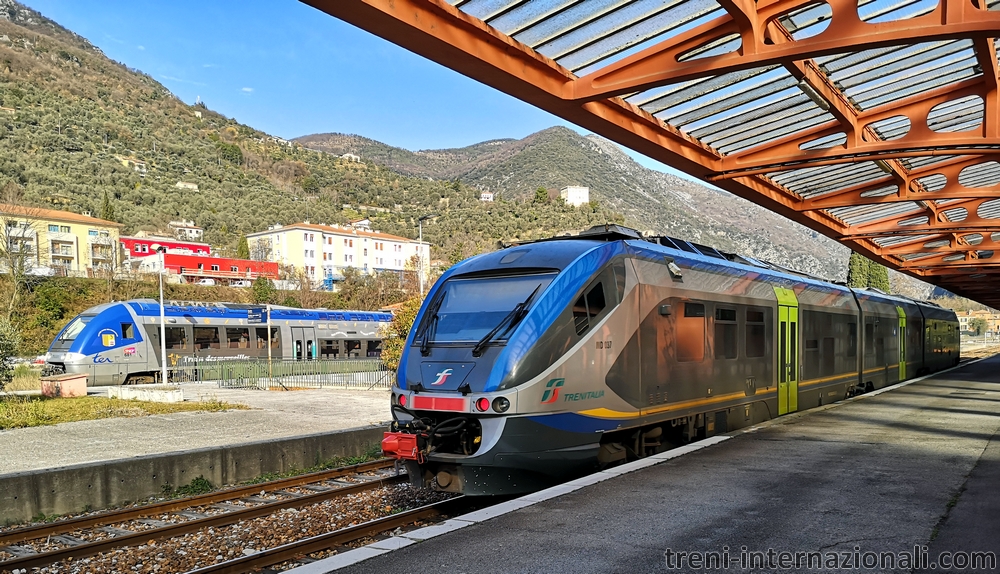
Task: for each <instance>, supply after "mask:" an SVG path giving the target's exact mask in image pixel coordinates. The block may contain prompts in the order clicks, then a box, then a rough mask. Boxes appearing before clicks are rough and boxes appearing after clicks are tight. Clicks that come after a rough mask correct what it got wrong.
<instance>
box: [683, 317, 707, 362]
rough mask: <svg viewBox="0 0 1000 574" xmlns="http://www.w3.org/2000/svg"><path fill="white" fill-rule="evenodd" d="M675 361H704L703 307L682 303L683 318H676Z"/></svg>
mask: <svg viewBox="0 0 1000 574" xmlns="http://www.w3.org/2000/svg"><path fill="white" fill-rule="evenodd" d="M676 343H677V361H678V362H681V363H686V362H696V361H703V360H704V359H705V305H704V304H702V303H684V316H683V317H678V318H677V337H676Z"/></svg>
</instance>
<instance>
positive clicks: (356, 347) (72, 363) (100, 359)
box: [43, 299, 392, 386]
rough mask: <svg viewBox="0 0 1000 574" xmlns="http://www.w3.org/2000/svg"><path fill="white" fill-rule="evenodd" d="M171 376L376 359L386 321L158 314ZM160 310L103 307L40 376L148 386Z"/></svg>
mask: <svg viewBox="0 0 1000 574" xmlns="http://www.w3.org/2000/svg"><path fill="white" fill-rule="evenodd" d="M163 312H164V317H165V321H164V326H165V327H166V329H165V341H166V360H167V366H168V367H170V368H173V367H177V366H184V365H194V364H198V363H199V362H208V361H226V360H254V359H260V360H266V359H268V358H269V357H270V358H271V359H273V360H298V361H308V360H314V359H347V358H364V357H378V356H380V355H381V352H382V334H381V330H380V327H381V326H382V325H386V324H388V323H389V321H391V320H392V314H391V313H380V312H372V311H332V310H326V309H295V308H291V307H276V306H271V307H270V326H268V321H267V311H266V310H265V309H264V307H263V306H260V305H244V304H238V303H205V304H194V303H191V304H168V305H165V306H164V309H163ZM160 327H161V325H160V305H159V303H158V302H157V301H154V300H152V299H138V300H132V301H123V302H116V303H107V304H104V305H98V306H96V307H91V308H90V309H87V310H86V311H84V312H83V313H80V314H79V315H77V316H76V317H74V318H73V319H72V320H71V321H70V322H69V323H68V324H67V325H66V326H65V327H64V328H63V329H62V331H60V332H59V334H58V335H57V336H56V338H55V340H54V341H52V345H51V346H49V351H48V353H47V354H46V355H45V366H44V368H43V369H44V372H45V373H46V374H63V373H69V374H86V375H88V385H91V386H98V385H118V384H129V383H139V382H153V381H155V380H157V378H158V377H159V373H160V366H161V362H160V355H161V345H160V332H161V328H160Z"/></svg>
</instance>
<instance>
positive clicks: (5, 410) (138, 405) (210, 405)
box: [0, 396, 249, 429]
mask: <svg viewBox="0 0 1000 574" xmlns="http://www.w3.org/2000/svg"><path fill="white" fill-rule="evenodd" d="M247 408H249V407H247V406H246V405H242V404H237V403H226V402H222V401H220V400H218V399H214V398H213V399H210V400H207V401H204V402H195V401H190V402H188V401H185V402H183V403H154V402H148V401H136V400H125V399H110V398H106V397H79V398H73V399H64V398H54V399H50V398H46V397H37V396H32V397H20V396H7V397H0V429H15V428H26V427H36V426H42V425H54V424H59V423H67V422H74V421H87V420H94V419H108V418H121V417H142V416H147V415H160V414H168V413H179V412H191V411H209V412H219V411H225V410H234V409H247Z"/></svg>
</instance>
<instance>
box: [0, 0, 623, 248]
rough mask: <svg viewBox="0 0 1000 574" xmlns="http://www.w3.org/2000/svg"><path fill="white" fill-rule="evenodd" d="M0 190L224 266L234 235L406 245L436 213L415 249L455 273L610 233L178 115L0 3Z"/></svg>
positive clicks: (8, 1) (156, 95)
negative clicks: (193, 239)
mask: <svg viewBox="0 0 1000 574" xmlns="http://www.w3.org/2000/svg"><path fill="white" fill-rule="evenodd" d="M431 168H433V169H439V168H440V166H439V165H438V164H431V165H430V166H429V167H428V169H431ZM179 184H185V185H179ZM195 186H196V187H195ZM0 190H2V191H3V195H4V198H3V199H2V201H7V202H9V201H10V200H11V199H13V200H14V201H16V202H18V203H22V204H24V205H26V206H41V207H49V208H56V209H65V210H69V211H74V212H77V213H81V212H91V213H94V214H97V213H99V212H100V209H101V201H102V199H103V197H104V195H105V193H107V194H108V196H109V197H110V198H112V199H113V201H114V203H115V205H114V212H115V214H116V216H117V219H118V221H119V222H120V223H122V224H124V226H125V229H124V231H125V233H133V232H135V231H138V230H148V231H158V230H160V231H162V230H164V227H165V224H166V222H168V221H170V220H172V219H180V218H183V219H189V220H194V221H195V222H196V223H197V224H198V225H200V226H201V227H203V228H204V229H205V238H206V240H207V241H209V242H210V243H212V244H213V245H214V246H216V247H217V248H218V250H219V251H222V252H223V253H225V252H226V251H227V250H230V251H231V252H232V251H235V246H236V244H237V242H238V240H239V237H240V236H241V235H242V234H245V233H250V232H254V231H260V230H262V229H265V228H266V227H267V226H268V225H273V224H275V223H281V224H290V223H295V222H298V221H303V220H309V221H312V222H315V223H329V224H334V223H340V224H344V223H347V222H348V221H349V220H351V219H357V218H360V217H368V218H370V219H371V221H372V225H373V227H374V228H375V229H378V230H381V231H384V232H388V233H392V234H395V235H400V236H403V237H410V238H415V237H416V236H417V218H418V217H420V216H423V215H426V214H429V213H438V214H440V217H438V218H437V219H436V220H435V221H432V222H428V223H427V224H425V225H424V226H423V227H424V229H423V231H424V238H425V239H426V240H428V241H430V242H432V243H433V245H434V246H433V249H432V257H434V258H436V259H446V260H452V261H455V260H459V259H462V258H464V257H467V256H469V255H472V254H475V253H478V252H481V251H483V250H485V249H492V248H494V247H495V245H496V243H497V241H498V240H521V239H531V238H537V237H542V236H548V235H552V234H554V233H557V232H561V231H565V230H578V229H581V228H586V227H589V226H590V225H595V224H598V223H605V222H608V221H621V219H622V216H621V215H619V214H616V213H614V212H613V211H611V210H609V209H606V208H602V207H596V208H593V207H590V206H588V207H587V208H585V209H573V208H567V207H566V206H564V205H560V204H558V203H552V204H548V203H545V204H532V203H498V204H487V203H484V202H481V201H479V192H478V191H477V190H476V189H473V188H471V187H469V186H468V185H464V184H461V183H459V182H455V181H446V180H442V179H440V178H438V179H434V180H433V181H432V180H430V179H428V178H427V177H424V176H420V175H417V174H415V175H414V176H407V175H403V174H400V173H398V172H396V171H393V170H391V169H388V168H386V167H383V166H380V165H378V164H376V163H374V162H372V161H361V162H356V161H351V160H346V159H340V158H336V157H333V156H331V155H329V154H326V153H322V152H317V151H312V150H309V149H306V148H305V147H303V146H302V145H299V144H296V143H292V142H288V141H285V140H283V139H281V138H277V137H273V136H271V135H269V134H266V133H264V132H262V131H260V130H257V129H254V128H253V127H251V126H247V125H244V124H241V123H239V122H238V121H237V120H235V119H233V118H228V117H226V116H224V115H222V114H220V113H218V112H215V111H213V110H211V109H210V108H209V107H208V106H207V105H206V104H205V103H202V102H199V103H198V104H195V105H188V104H185V103H184V102H182V101H180V100H179V99H177V98H176V97H175V96H174V95H173V94H172V93H170V91H169V90H167V89H166V88H165V87H164V86H163V85H161V84H160V83H159V82H157V81H156V80H155V79H153V78H152V77H150V76H148V75H146V74H144V73H142V72H140V71H138V70H134V69H130V68H128V67H126V66H124V65H122V64H119V63H117V62H113V61H111V60H109V59H108V58H107V57H105V55H104V54H103V53H102V52H101V51H100V50H99V49H98V48H96V47H95V46H94V45H92V44H91V43H90V42H88V41H87V40H86V39H84V38H82V37H80V36H78V35H76V34H74V33H73V32H71V31H68V30H66V29H65V28H63V27H61V26H59V25H58V24H56V23H55V22H52V21H51V20H48V19H46V18H45V17H44V16H42V15H41V14H39V13H38V12H36V11H34V10H30V9H28V8H25V7H24V6H22V5H20V4H18V3H17V2H14V1H12V0H0Z"/></svg>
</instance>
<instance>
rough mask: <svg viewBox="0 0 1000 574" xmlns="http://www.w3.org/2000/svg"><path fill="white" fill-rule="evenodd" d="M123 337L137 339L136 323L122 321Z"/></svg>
mask: <svg viewBox="0 0 1000 574" xmlns="http://www.w3.org/2000/svg"><path fill="white" fill-rule="evenodd" d="M122 339H135V325H133V324H132V323H122Z"/></svg>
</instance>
